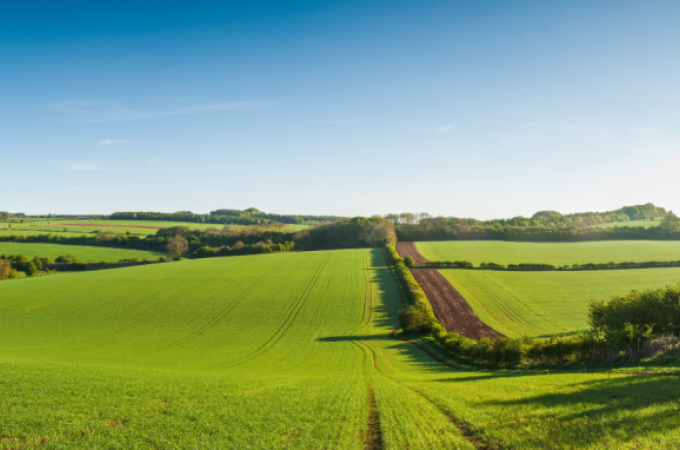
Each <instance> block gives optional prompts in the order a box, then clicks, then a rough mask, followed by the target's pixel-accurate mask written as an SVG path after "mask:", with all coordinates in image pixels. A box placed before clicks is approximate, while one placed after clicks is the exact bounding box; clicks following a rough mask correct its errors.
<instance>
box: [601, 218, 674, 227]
mask: <svg viewBox="0 0 680 450" xmlns="http://www.w3.org/2000/svg"><path fill="white" fill-rule="evenodd" d="M659 225H661V219H656V220H633V221H630V222H610V223H601V224H599V225H593V228H614V227H644V228H652V227H658V226H659Z"/></svg>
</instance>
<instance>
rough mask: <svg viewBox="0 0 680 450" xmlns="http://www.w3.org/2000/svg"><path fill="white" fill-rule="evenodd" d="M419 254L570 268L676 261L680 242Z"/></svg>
mask: <svg viewBox="0 0 680 450" xmlns="http://www.w3.org/2000/svg"><path fill="white" fill-rule="evenodd" d="M416 247H417V248H418V250H419V251H420V253H421V254H422V255H423V256H424V257H425V258H427V259H429V260H431V261H443V260H448V261H456V260H466V261H471V262H472V263H473V264H474V265H475V266H478V265H479V264H481V263H483V262H487V263H488V262H494V263H497V264H519V263H544V264H554V265H558V266H561V265H566V264H568V265H571V264H587V263H607V262H611V261H614V262H624V261H669V260H680V241H592V242H546V243H537V242H508V241H431V242H429V241H428V242H417V243H416Z"/></svg>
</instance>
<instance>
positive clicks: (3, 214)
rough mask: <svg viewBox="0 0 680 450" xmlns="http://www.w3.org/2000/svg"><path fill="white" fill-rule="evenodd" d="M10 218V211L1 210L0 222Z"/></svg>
mask: <svg viewBox="0 0 680 450" xmlns="http://www.w3.org/2000/svg"><path fill="white" fill-rule="evenodd" d="M7 219H9V213H8V212H7V211H0V222H6V221H7Z"/></svg>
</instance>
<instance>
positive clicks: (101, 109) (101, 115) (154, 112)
mask: <svg viewBox="0 0 680 450" xmlns="http://www.w3.org/2000/svg"><path fill="white" fill-rule="evenodd" d="M263 106H264V105H262V104H258V103H254V102H221V103H211V104H206V105H194V106H186V107H181V108H160V109H159V108H139V107H134V106H130V105H127V104H124V103H120V102H111V101H70V102H62V103H57V104H55V105H54V107H55V108H57V109H59V110H61V111H62V112H64V113H66V114H67V115H68V116H69V117H70V118H71V120H74V121H76V122H121V121H130V120H146V119H155V118H158V117H163V116H174V115H180V114H197V113H204V112H218V111H237V110H240V111H244V110H254V109H257V108H261V107H263ZM110 143H114V142H110ZM115 143H120V142H115Z"/></svg>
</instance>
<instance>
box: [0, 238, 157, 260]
mask: <svg viewBox="0 0 680 450" xmlns="http://www.w3.org/2000/svg"><path fill="white" fill-rule="evenodd" d="M0 254H6V255H12V254H14V255H25V256H28V257H29V258H33V257H34V256H40V257H41V258H50V259H51V260H52V261H54V258H56V257H58V256H65V255H71V256H74V257H75V258H76V260H78V262H102V261H104V262H117V261H120V260H121V259H131V258H138V259H140V260H142V259H144V258H146V259H149V260H157V259H158V258H159V257H161V256H167V254H165V253H160V252H150V251H144V250H128V249H121V248H109V247H92V246H87V245H60V244H43V243H37V244H33V243H15V242H0Z"/></svg>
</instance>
